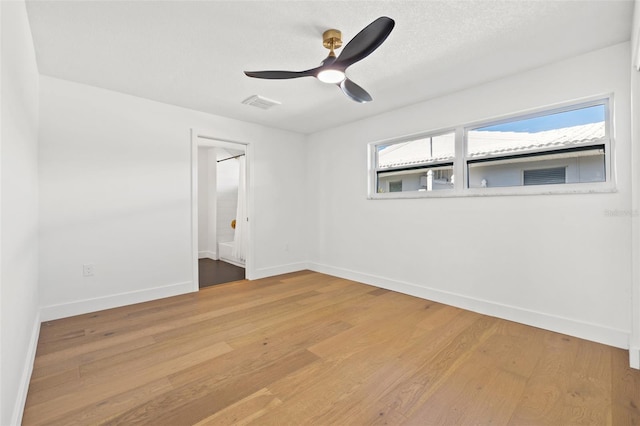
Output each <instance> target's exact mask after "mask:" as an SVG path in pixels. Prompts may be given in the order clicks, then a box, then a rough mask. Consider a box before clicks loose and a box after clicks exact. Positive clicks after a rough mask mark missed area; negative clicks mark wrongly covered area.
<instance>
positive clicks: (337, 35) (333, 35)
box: [322, 29, 342, 50]
mask: <svg viewBox="0 0 640 426" xmlns="http://www.w3.org/2000/svg"><path fill="white" fill-rule="evenodd" d="M322 45H323V46H324V47H326V48H327V49H329V50H333V49H338V48H340V47H342V33H341V32H340V31H339V30H333V29H332V30H327V31H325V32H324V33H322Z"/></svg>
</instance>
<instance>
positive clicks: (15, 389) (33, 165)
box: [0, 1, 40, 425]
mask: <svg viewBox="0 0 640 426" xmlns="http://www.w3.org/2000/svg"><path fill="white" fill-rule="evenodd" d="M0 15H1V24H0V27H1V28H2V36H1V37H2V47H1V49H0V51H1V52H2V53H1V56H2V59H1V62H2V71H0V75H1V80H2V84H1V89H0V91H1V93H2V95H1V96H0V99H1V102H2V104H1V106H0V110H1V114H0V115H1V118H0V123H1V124H0V127H1V128H2V131H1V137H0V140H1V144H0V157H1V161H0V170H1V180H2V183H1V187H0V197H1V207H0V218H1V219H0V234H1V236H2V238H1V240H2V243H1V246H0V264H1V265H0V268H1V274H0V300H1V302H0V303H1V307H0V324H1V326H0V347H1V350H0V383H1V384H0V424H2V425H13V424H19V423H20V421H21V419H22V410H23V407H24V402H25V400H26V396H27V388H28V385H29V378H30V376H31V369H32V365H33V358H34V356H35V349H36V342H37V338H38V333H39V330H40V321H39V317H38V240H37V237H38V230H37V225H38V216H37V215H38V188H37V183H38V168H37V149H38V142H37V136H38V69H37V65H36V60H35V52H34V49H33V41H32V39H31V31H30V28H29V22H28V20H27V14H26V10H25V5H24V2H22V1H14V2H4V1H3V2H0Z"/></svg>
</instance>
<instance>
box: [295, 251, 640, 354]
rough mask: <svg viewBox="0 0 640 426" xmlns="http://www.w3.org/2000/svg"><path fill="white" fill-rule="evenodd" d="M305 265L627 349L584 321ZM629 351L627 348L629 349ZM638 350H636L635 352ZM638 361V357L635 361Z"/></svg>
mask: <svg viewBox="0 0 640 426" xmlns="http://www.w3.org/2000/svg"><path fill="white" fill-rule="evenodd" d="M307 266H308V268H309V269H310V270H312V271H315V272H320V273H323V274H328V275H333V276H336V277H340V278H344V279H349V280H353V281H358V282H361V283H364V284H369V285H374V286H377V287H382V288H385V289H387V290H393V291H397V292H399V293H404V294H408V295H411V296H415V297H420V298H422V299H427V300H432V301H434V302H439V303H444V304H446V305H451V306H455V307H458V308H462V309H466V310H469V311H473V312H478V313H480V314H484V315H489V316H493V317H497V318H502V319H506V320H509V321H515V322H518V323H521V324H526V325H530V326H533V327H538V328H542V329H545V330H550V331H555V332H557V333H562V334H567V335H570V336H574V337H579V338H581V339H585V340H590V341H593V342H597V343H602V344H605V345H609V346H614V347H617V348H622V349H628V348H629V332H628V331H625V330H619V329H614V328H609V327H604V326H602V325H598V324H593V323H588V322H584V321H579V320H574V319H570V318H564V317H560V316H556V315H551V314H547V313H544V312H539V311H533V310H529V309H523V308H519V307H516V306H510V305H505V304H501V303H496V302H492V301H489V300H483V299H478V298H474V297H469V296H464V295H461V294H457V293H450V292H446V291H442V290H438V289H434V288H429V287H423V286H419V285H416V284H413V283H409V282H403V281H397V280H392V279H389V278H385V277H380V276H376V275H371V274H365V273H362V272H358V271H353V270H350V269H345V268H337V267H333V266H329V265H323V264H319V263H309V264H307ZM630 352H631V351H630ZM637 353H638V351H637V350H636V354H637ZM639 362H640V360H639Z"/></svg>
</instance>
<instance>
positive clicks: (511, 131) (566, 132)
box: [467, 104, 606, 188]
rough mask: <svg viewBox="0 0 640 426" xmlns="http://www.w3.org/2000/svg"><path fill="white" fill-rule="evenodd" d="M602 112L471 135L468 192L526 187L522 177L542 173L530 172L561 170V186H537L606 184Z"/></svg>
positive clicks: (595, 109)
mask: <svg viewBox="0 0 640 426" xmlns="http://www.w3.org/2000/svg"><path fill="white" fill-rule="evenodd" d="M605 112H606V111H605V105H604V104H600V105H594V106H589V107H585V108H578V109H574V110H570V111H564V112H560V113H554V114H547V115H543V116H539V117H534V118H528V119H523V120H518V119H516V120H512V121H509V122H506V123H502V124H498V125H492V126H485V127H481V128H476V129H473V130H470V131H469V132H468V133H467V165H468V169H467V170H468V185H469V187H470V188H482V187H494V186H499V187H504V186H522V185H528V184H530V183H528V181H527V179H528V178H527V177H526V175H529V174H531V173H533V175H535V173H542V172H529V170H541V169H551V168H554V169H556V171H557V170H559V169H560V168H562V169H563V170H564V173H565V180H564V182H560V178H559V177H558V178H556V179H555V180H554V179H551V178H549V179H550V180H549V181H548V182H544V180H539V181H538V183H536V184H537V185H543V184H553V183H580V182H604V181H605V179H606V177H605V176H606V174H605V153H604V140H605V138H606V128H605ZM558 173H559V172H558ZM533 175H532V176H533Z"/></svg>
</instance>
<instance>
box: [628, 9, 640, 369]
mask: <svg viewBox="0 0 640 426" xmlns="http://www.w3.org/2000/svg"><path fill="white" fill-rule="evenodd" d="M633 12H634V13H633V30H632V32H631V41H632V43H631V54H632V58H634V61H633V64H632V70H631V117H632V118H633V119H632V121H631V126H632V129H633V139H632V140H633V149H632V153H633V156H632V166H633V175H632V179H633V180H632V182H633V194H632V202H633V204H632V210H631V212H632V214H631V218H632V226H633V227H632V231H633V232H632V236H633V243H632V250H631V252H632V255H633V257H632V273H633V283H632V286H633V288H632V297H631V304H632V336H631V345H630V346H631V347H630V349H629V360H630V362H631V366H632V367H634V368H640V72H639V71H638V70H637V69H636V68H635V66H636V65H638V64H640V1H639V0H636V1H635V5H634V11H633Z"/></svg>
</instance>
